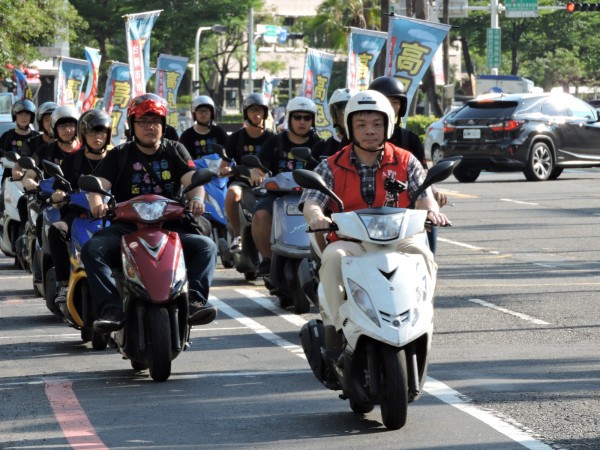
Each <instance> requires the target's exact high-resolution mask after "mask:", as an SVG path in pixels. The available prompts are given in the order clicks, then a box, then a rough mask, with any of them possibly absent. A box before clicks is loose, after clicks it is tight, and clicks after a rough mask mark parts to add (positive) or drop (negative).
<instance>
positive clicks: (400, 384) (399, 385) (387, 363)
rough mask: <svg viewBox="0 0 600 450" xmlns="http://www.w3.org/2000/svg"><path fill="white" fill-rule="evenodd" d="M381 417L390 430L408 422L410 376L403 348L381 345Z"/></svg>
mask: <svg viewBox="0 0 600 450" xmlns="http://www.w3.org/2000/svg"><path fill="white" fill-rule="evenodd" d="M380 377H381V383H380V386H381V418H382V420H383V424H384V425H385V426H386V427H387V428H389V429H390V430H398V429H400V428H402V427H403V426H404V425H405V424H406V416H407V412H408V411H407V410H408V376H407V371H406V355H405V353H404V350H403V349H399V348H395V347H390V346H387V345H386V346H382V347H381V368H380Z"/></svg>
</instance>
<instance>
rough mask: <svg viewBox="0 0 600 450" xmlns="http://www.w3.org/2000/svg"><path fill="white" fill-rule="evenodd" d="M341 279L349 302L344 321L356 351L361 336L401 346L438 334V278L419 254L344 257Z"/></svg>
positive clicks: (389, 253) (381, 253) (343, 308)
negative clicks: (435, 299)
mask: <svg viewBox="0 0 600 450" xmlns="http://www.w3.org/2000/svg"><path fill="white" fill-rule="evenodd" d="M342 275H343V280H344V287H345V289H346V293H347V298H348V299H347V301H345V302H344V303H343V305H342V306H341V308H340V319H341V323H343V324H344V334H345V335H346V338H347V340H348V342H349V344H350V346H351V347H352V348H355V346H356V342H357V341H358V339H359V337H360V336H361V335H365V336H369V337H371V338H373V339H375V340H377V341H381V342H385V343H387V344H389V345H392V346H395V347H402V346H404V345H406V344H408V343H410V342H412V341H413V340H415V339H417V338H418V337H420V336H422V335H423V334H425V333H428V334H429V333H431V332H432V331H433V302H432V299H433V292H434V289H435V280H432V279H431V278H430V277H429V274H428V272H427V268H426V266H425V262H424V261H423V258H422V257H421V256H420V255H412V254H405V253H398V252H376V253H367V254H365V255H361V256H352V257H351V256H349V257H344V258H342ZM360 305H367V306H363V307H361V306H360ZM365 310H369V312H368V314H367V312H366V311H365Z"/></svg>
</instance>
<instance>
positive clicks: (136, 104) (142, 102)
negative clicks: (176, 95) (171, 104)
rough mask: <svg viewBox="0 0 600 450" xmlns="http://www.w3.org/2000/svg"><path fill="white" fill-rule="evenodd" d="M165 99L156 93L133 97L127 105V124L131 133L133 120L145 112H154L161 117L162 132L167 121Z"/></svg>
mask: <svg viewBox="0 0 600 450" xmlns="http://www.w3.org/2000/svg"><path fill="white" fill-rule="evenodd" d="M167 110H168V106H167V101H166V100H165V99H164V98H162V97H159V96H158V95H156V94H142V95H138V96H137V97H135V98H133V99H132V100H131V101H130V102H129V106H127V124H128V125H129V129H130V130H131V132H132V133H133V120H134V119H136V118H137V119H139V118H140V117H142V116H144V115H146V114H156V115H157V116H160V117H162V118H163V120H162V126H163V134H164V132H165V125H166V123H167Z"/></svg>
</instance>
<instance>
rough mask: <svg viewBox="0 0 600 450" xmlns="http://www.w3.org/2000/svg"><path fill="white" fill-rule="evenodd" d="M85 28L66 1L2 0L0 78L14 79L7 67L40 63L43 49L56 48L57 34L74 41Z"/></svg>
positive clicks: (0, 2)
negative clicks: (41, 49)
mask: <svg viewBox="0 0 600 450" xmlns="http://www.w3.org/2000/svg"><path fill="white" fill-rule="evenodd" d="M48 11H51V14H48ZM85 27H86V24H85V22H84V21H83V20H82V19H81V18H80V17H79V16H78V14H77V12H76V11H75V9H74V8H73V7H72V6H71V5H70V4H69V3H66V2H64V1H63V0H0V42H1V45H0V74H1V75H2V76H3V77H6V76H10V70H8V69H7V67H6V66H7V64H12V65H14V66H15V67H19V66H22V65H27V64H28V63H31V62H33V61H35V60H38V59H40V58H41V55H40V51H39V47H49V46H52V45H53V44H55V42H56V40H57V34H60V33H65V34H67V36H65V37H67V38H73V37H74V36H75V30H78V31H81V30H84V29H85Z"/></svg>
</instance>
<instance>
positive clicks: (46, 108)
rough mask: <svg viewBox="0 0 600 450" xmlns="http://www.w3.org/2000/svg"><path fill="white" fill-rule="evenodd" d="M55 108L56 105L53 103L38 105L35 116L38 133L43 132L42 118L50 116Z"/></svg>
mask: <svg viewBox="0 0 600 450" xmlns="http://www.w3.org/2000/svg"><path fill="white" fill-rule="evenodd" d="M56 108H58V104H57V103H54V102H44V103H42V104H41V105H40V107H39V108H38V110H37V116H36V120H37V124H38V129H39V130H40V131H45V130H44V125H43V123H44V116H46V115H48V114H52V113H53V112H54V110H55V109H56Z"/></svg>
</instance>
